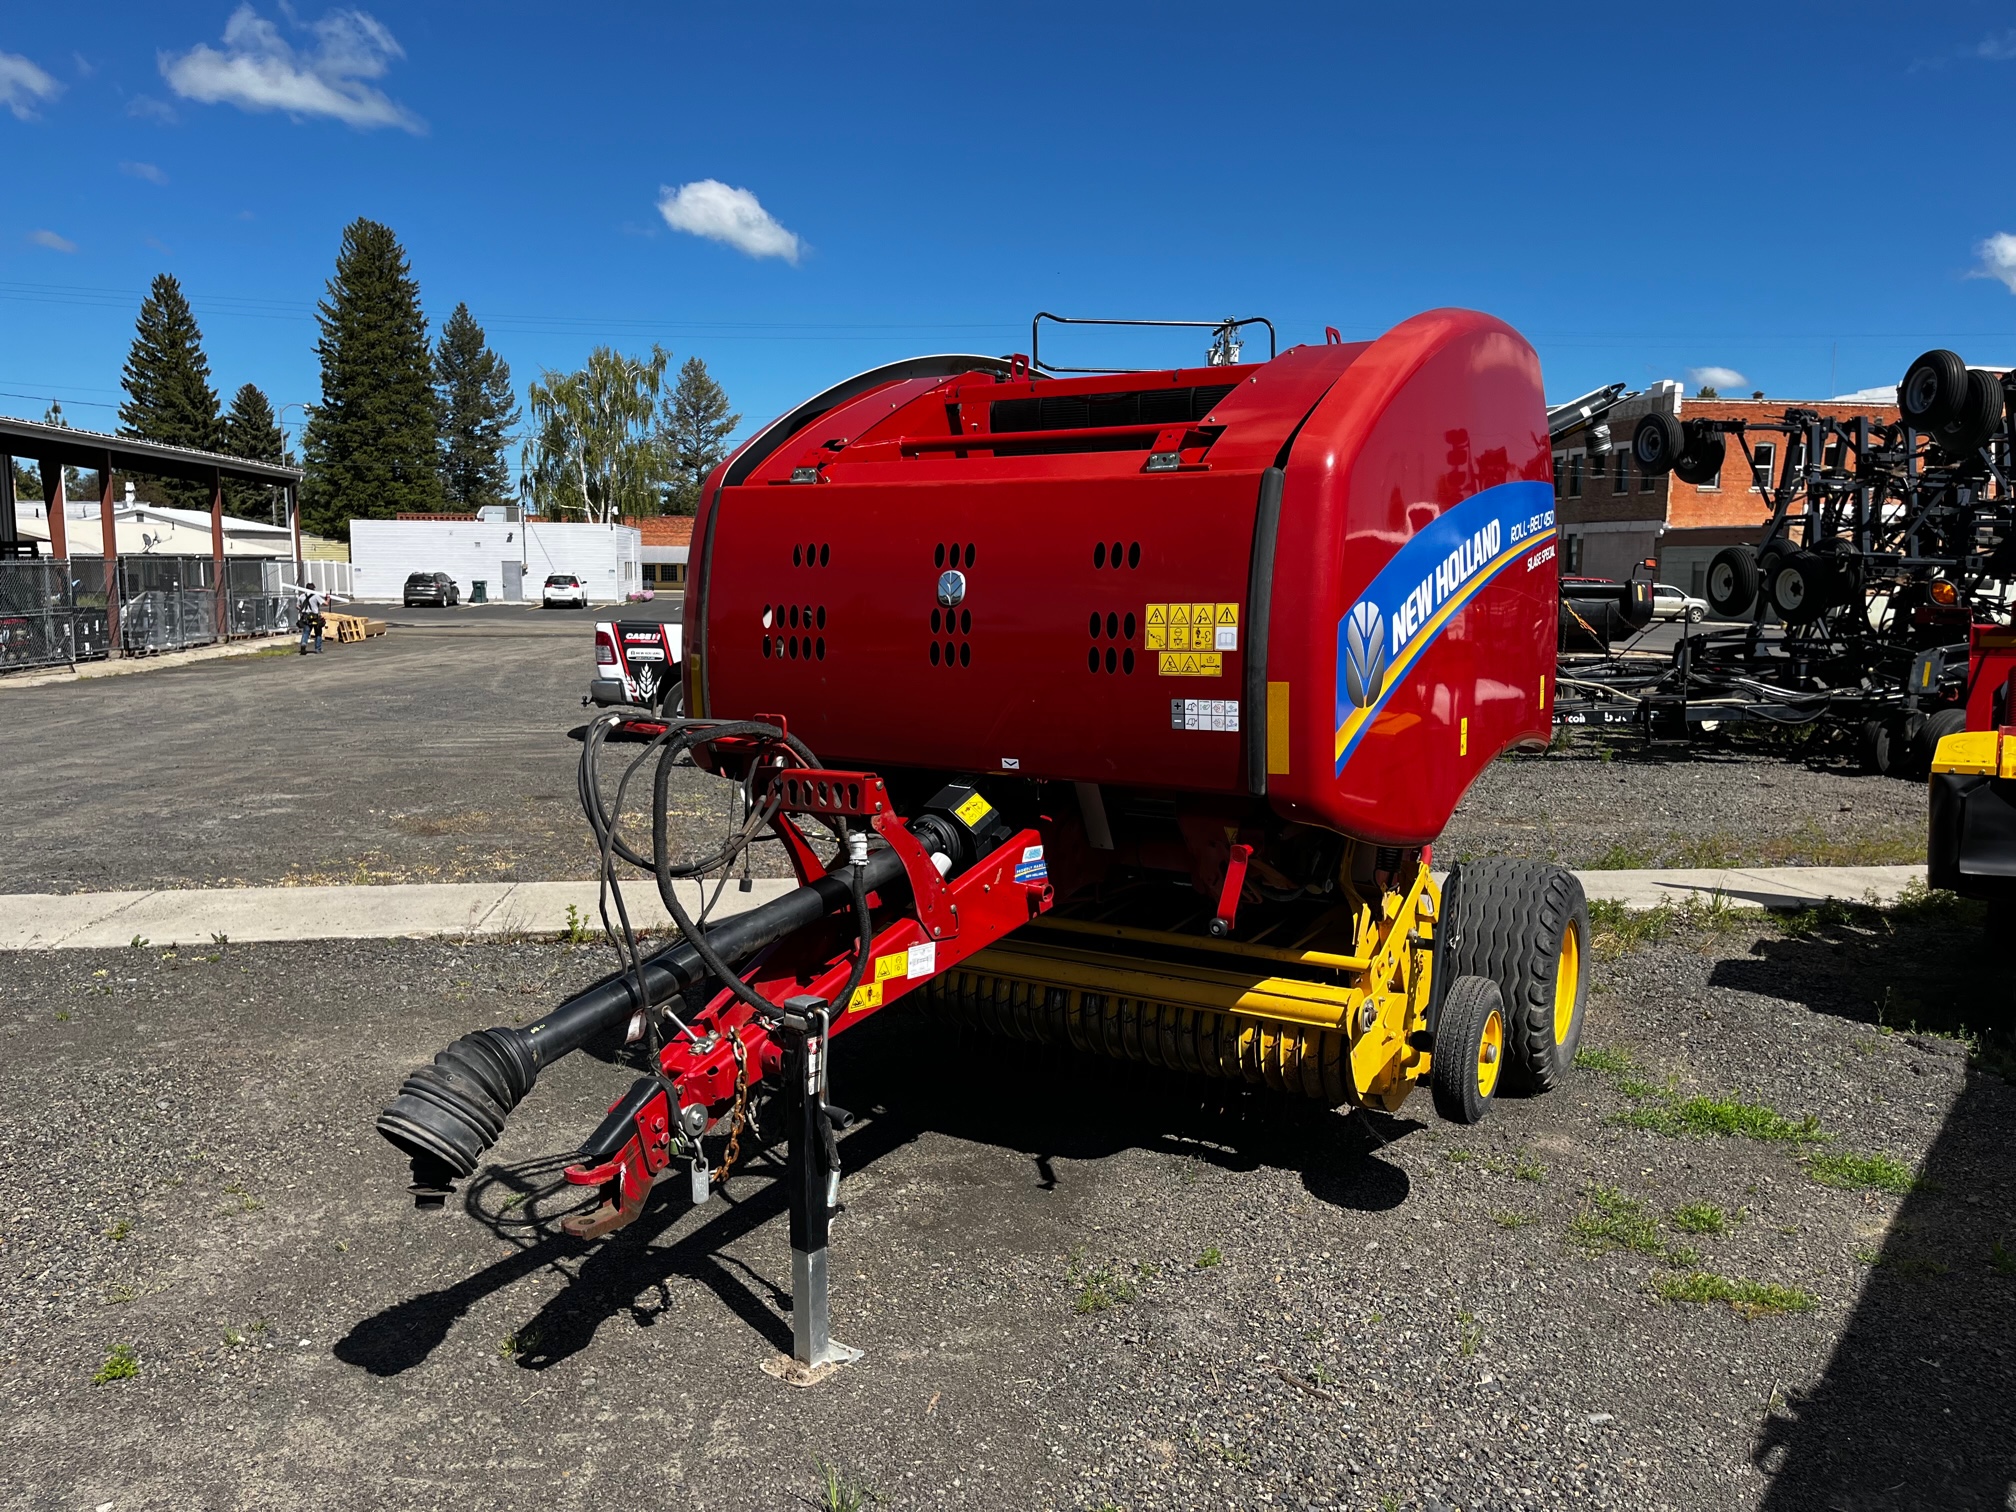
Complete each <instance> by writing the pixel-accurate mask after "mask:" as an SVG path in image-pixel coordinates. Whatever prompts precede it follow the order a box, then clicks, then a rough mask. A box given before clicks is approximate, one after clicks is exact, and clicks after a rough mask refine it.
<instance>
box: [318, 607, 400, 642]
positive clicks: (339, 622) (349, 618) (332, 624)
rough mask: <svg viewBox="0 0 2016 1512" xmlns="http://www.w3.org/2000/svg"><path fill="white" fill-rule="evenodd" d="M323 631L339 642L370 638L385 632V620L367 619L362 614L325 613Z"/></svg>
mask: <svg viewBox="0 0 2016 1512" xmlns="http://www.w3.org/2000/svg"><path fill="white" fill-rule="evenodd" d="M322 633H323V634H324V635H327V636H329V637H330V638H331V639H333V640H335V641H336V642H337V643H339V644H346V643H348V642H350V641H361V640H368V639H369V638H370V637H372V636H374V635H383V634H384V633H385V621H383V620H378V619H366V618H364V616H363V615H361V614H325V615H323V616H322Z"/></svg>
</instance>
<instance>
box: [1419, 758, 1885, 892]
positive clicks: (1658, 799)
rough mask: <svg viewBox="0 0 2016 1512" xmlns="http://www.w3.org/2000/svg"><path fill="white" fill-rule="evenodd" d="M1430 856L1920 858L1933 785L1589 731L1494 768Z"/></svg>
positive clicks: (1654, 861)
mask: <svg viewBox="0 0 2016 1512" xmlns="http://www.w3.org/2000/svg"><path fill="white" fill-rule="evenodd" d="M1435 849H1436V854H1437V855H1438V856H1440V857H1441V858H1442V859H1443V860H1444V861H1445V862H1448V861H1460V860H1463V859H1465V858H1467V857H1471V856H1531V857H1534V858H1537V859H1546V860H1553V861H1559V862H1560V863H1561V864H1562V865H1564V866H1574V867H1593V868H1597V869H1612V868H1615V869H1625V868H1632V867H1645V866H1877V865H1883V864H1886V863H1895V862H1912V861H1920V862H1922V861H1923V860H1924V859H1925V786H1924V784H1923V783H1918V782H1904V781H1901V780H1900V779H1898V778H1895V777H1867V776H1863V775H1861V774H1860V773H1858V772H1853V771H1851V770H1848V769H1847V768H1845V767H1843V766H1841V765H1840V764H1838V763H1830V762H1827V761H1818V760H1802V759H1799V758H1798V757H1796V756H1787V755H1784V754H1779V753H1771V752H1763V751H1757V750H1744V749H1741V748H1735V747H1729V746H1721V747H1717V746H1714V745H1709V744H1705V743H1704V744H1701V745H1696V746H1694V747H1692V748H1691V749H1685V750H1683V749H1682V748H1677V747H1663V746H1658V747H1650V748H1648V747H1646V746H1645V745H1644V744H1643V743H1642V742H1640V741H1639V740H1638V739H1637V738H1636V737H1612V738H1610V739H1608V740H1605V739H1604V738H1603V737H1600V736H1587V735H1585V736H1579V737H1577V739H1576V741H1575V743H1574V744H1573V745H1570V746H1567V747H1563V748H1560V749H1556V750H1552V751H1549V752H1548V753H1547V754H1545V755H1543V756H1506V757H1504V758H1502V759H1501V760H1499V761H1496V762H1493V763H1492V764H1491V766H1490V767H1489V768H1487V769H1486V771H1485V772H1484V774H1483V776H1482V777H1480V778H1479V779H1478V780H1477V782H1476V783H1475V785H1473V786H1472V787H1471V789H1470V791H1469V793H1468V794H1467V795H1465V797H1464V799H1463V802H1462V804H1461V805H1460V806H1459V807H1458V808H1457V810H1456V817H1455V818H1454V819H1453V820H1452V821H1451V822H1450V825H1449V828H1448V829H1447V830H1445V831H1444V832H1443V834H1442V838H1441V840H1440V841H1438V842H1437V843H1436V847H1435Z"/></svg>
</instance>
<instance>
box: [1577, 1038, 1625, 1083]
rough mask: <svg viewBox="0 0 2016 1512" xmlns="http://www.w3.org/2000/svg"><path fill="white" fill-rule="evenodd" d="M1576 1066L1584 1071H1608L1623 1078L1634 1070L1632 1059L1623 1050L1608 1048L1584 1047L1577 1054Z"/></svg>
mask: <svg viewBox="0 0 2016 1512" xmlns="http://www.w3.org/2000/svg"><path fill="white" fill-rule="evenodd" d="M1575 1065H1576V1068H1577V1069H1578V1070H1582V1071H1607V1072H1609V1073H1610V1074H1611V1075H1613V1076H1621V1075H1623V1074H1624V1073H1625V1072H1626V1071H1629V1070H1631V1069H1632V1065H1631V1057H1630V1056H1628V1055H1626V1054H1625V1053H1624V1052H1623V1051H1622V1050H1611V1049H1609V1048H1607V1047H1602V1048H1591V1047H1590V1046H1587V1045H1584V1046H1583V1047H1582V1048H1581V1049H1580V1050H1577V1051H1576V1052H1575Z"/></svg>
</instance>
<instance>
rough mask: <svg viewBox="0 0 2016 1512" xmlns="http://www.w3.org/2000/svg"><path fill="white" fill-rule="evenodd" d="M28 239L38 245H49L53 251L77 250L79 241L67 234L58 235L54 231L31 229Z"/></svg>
mask: <svg viewBox="0 0 2016 1512" xmlns="http://www.w3.org/2000/svg"><path fill="white" fill-rule="evenodd" d="M28 240H30V241H31V242H33V243H34V244H35V245H36V246H38V247H47V248H48V249H49V250H50V251H51V252H75V251H76V250H77V243H75V242H73V241H72V240H70V238H69V237H67V236H58V235H57V234H56V233H55V232H54V231H30V232H29V233H28Z"/></svg>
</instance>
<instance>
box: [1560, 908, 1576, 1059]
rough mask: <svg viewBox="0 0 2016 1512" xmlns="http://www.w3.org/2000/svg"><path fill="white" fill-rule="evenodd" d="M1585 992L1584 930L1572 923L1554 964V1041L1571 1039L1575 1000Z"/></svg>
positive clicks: (1565, 933)
mask: <svg viewBox="0 0 2016 1512" xmlns="http://www.w3.org/2000/svg"><path fill="white" fill-rule="evenodd" d="M1581 993H1582V932H1581V931H1580V930H1578V929H1577V928H1576V927H1575V926H1574V925H1573V924H1572V923H1571V924H1570V925H1569V926H1568V927H1567V928H1566V929H1564V930H1563V931H1562V932H1561V951H1560V955H1559V957H1558V964H1557V965H1556V966H1555V968H1554V1043H1555V1044H1557V1045H1565V1044H1567V1043H1568V1031H1569V1030H1570V1029H1572V1028H1574V1027H1575V1002H1576V999H1577V998H1579V997H1580V996H1581Z"/></svg>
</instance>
